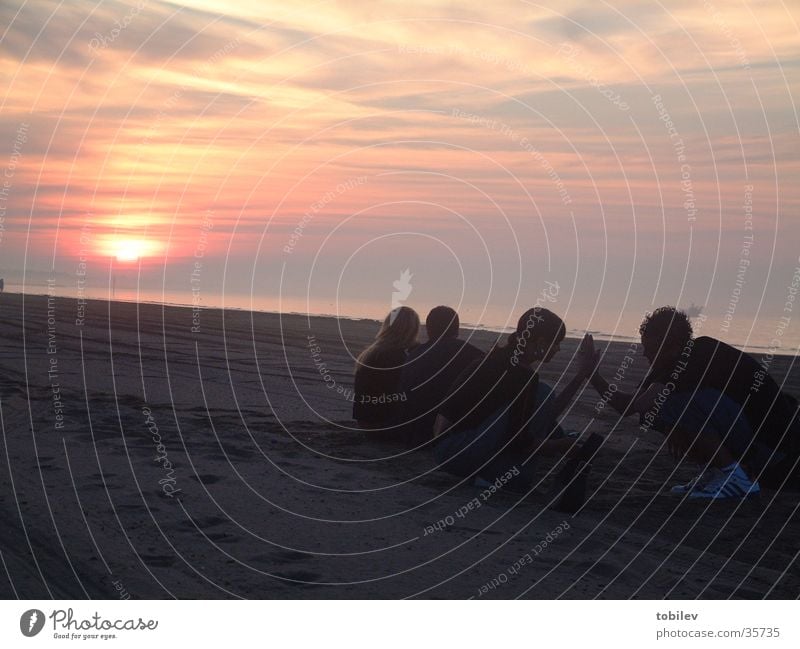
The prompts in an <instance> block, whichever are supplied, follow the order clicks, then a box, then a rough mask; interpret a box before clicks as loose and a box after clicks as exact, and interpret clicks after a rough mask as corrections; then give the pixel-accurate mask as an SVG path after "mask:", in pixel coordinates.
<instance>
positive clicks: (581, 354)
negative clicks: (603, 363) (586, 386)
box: [578, 334, 600, 378]
mask: <svg viewBox="0 0 800 649" xmlns="http://www.w3.org/2000/svg"><path fill="white" fill-rule="evenodd" d="M599 363H600V354H599V353H598V352H597V351H595V348H594V338H592V334H586V335H585V336H584V337H583V340H581V343H580V345H579V346H578V374H579V375H580V376H582V377H584V378H588V377H590V376H591V375H592V374H593V373H594V371H595V370H596V369H597V366H598V365H599Z"/></svg>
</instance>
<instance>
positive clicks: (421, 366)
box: [398, 338, 483, 446]
mask: <svg viewBox="0 0 800 649" xmlns="http://www.w3.org/2000/svg"><path fill="white" fill-rule="evenodd" d="M482 357H483V352H482V351H481V350H479V349H478V348H477V347H474V346H472V345H470V344H469V343H468V342H465V341H463V340H459V339H458V338H439V339H438V340H435V341H432V342H427V343H425V344H424V345H420V346H419V347H417V348H415V349H414V350H413V351H411V352H410V353H409V355H408V360H407V362H406V365H405V367H404V368H403V372H402V376H401V379H400V392H402V393H404V394H405V395H407V397H408V402H407V403H406V404H405V405H404V407H403V408H401V409H400V412H398V424H399V425H402V426H403V427H404V429H405V434H406V443H407V444H409V445H411V446H417V445H419V444H423V443H425V442H427V441H429V440H431V439H432V438H433V424H434V422H435V421H436V414H437V412H438V410H439V407H440V406H441V405H442V401H443V400H444V398H445V397H446V396H447V394H448V392H449V390H450V386H452V385H453V382H454V381H455V380H456V379H457V378H458V377H459V375H460V374H461V373H462V372H463V371H464V370H465V369H466V368H467V366H469V365H470V364H471V363H472V362H473V361H475V360H477V359H479V358H482Z"/></svg>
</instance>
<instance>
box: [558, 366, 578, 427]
mask: <svg viewBox="0 0 800 649" xmlns="http://www.w3.org/2000/svg"><path fill="white" fill-rule="evenodd" d="M585 379H586V374H585V373H583V372H580V371H579V372H578V373H577V374H576V375H575V376H574V377H573V378H572V380H571V381H570V382H569V383H567V385H566V386H565V387H564V389H563V390H562V391H561V392H560V393H559V394H558V396H556V397H555V398H554V399H553V414H554V415H555V416H556V417H558V416H559V415H560V414H561V413H562V412H564V410H565V409H566V407H567V406H568V405H569V404H570V403H571V402H572V399H573V397H574V396H575V393H576V392H577V391H578V389H579V388H580V387H581V386H582V385H583V382H584V380H585Z"/></svg>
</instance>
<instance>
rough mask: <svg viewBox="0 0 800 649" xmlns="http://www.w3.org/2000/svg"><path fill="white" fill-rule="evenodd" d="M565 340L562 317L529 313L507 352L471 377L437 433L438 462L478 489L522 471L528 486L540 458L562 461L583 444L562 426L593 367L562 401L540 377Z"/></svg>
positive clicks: (467, 373) (454, 395)
mask: <svg viewBox="0 0 800 649" xmlns="http://www.w3.org/2000/svg"><path fill="white" fill-rule="evenodd" d="M565 335H566V328H565V327H564V323H563V322H562V320H561V318H559V317H558V316H557V315H555V314H554V313H552V312H551V311H549V310H547V309H544V308H541V307H535V308H533V309H529V310H528V311H526V312H525V313H524V314H523V315H522V317H521V318H520V319H519V322H518V324H517V329H516V331H515V332H513V333H511V334H510V335H509V336H508V340H507V343H506V344H505V345H496V346H495V347H494V348H493V349H492V350H491V351H490V352H489V353H488V354H487V355H486V356H485V357H484V358H482V359H479V360H477V361H474V362H473V363H472V364H471V365H470V366H469V367H467V369H465V370H464V372H463V373H462V374H461V376H460V377H459V378H458V379H456V382H455V383H454V385H453V387H452V388H451V390H450V394H449V395H448V397H447V398H446V400H445V402H444V404H443V405H442V407H441V408H440V410H439V414H438V416H437V419H436V423H435V425H434V434H435V436H436V437H435V440H434V454H435V456H436V460H437V462H439V463H440V465H441V468H442V469H444V470H445V471H448V472H450V473H453V474H455V475H458V476H462V477H467V478H474V479H475V480H476V482H480V481H482V480H485V481H487V482H492V481H495V480H497V479H498V478H499V477H501V476H503V475H508V473H509V472H512V473H513V472H514V471H516V472H518V473H519V478H518V480H519V481H520V482H521V483H522V484H523V485H528V484H530V481H531V478H532V468H533V467H532V463H531V460H532V458H533V456H534V455H536V454H539V453H541V454H543V455H561V454H564V453H565V452H567V451H568V450H569V449H570V448H572V446H573V444H574V443H575V441H574V440H573V439H570V438H565V437H564V436H563V433H562V432H561V429H560V427H559V426H558V421H557V418H558V416H559V415H560V413H561V412H562V411H563V410H564V408H565V407H566V406H567V405H568V404H569V402H570V401H571V400H572V397H573V396H574V395H575V392H576V391H577V390H578V388H579V387H580V385H581V383H582V382H583V380H584V379H585V378H586V377H587V376H588V374H589V372H590V371H591V370H592V369H593V365H591V362H589V364H587V365H582V366H581V368H580V369H579V371H578V373H577V375H576V376H575V377H574V378H573V379H572V380H571V381H570V383H569V384H568V385H567V386H566V387H565V389H564V391H563V392H562V393H561V394H560V395H559V396H558V397H556V396H554V395H553V393H552V389H551V388H550V386H548V385H546V384H545V383H544V382H541V381H539V375H538V373H537V372H536V370H535V368H538V366H539V365H540V364H541V363H547V362H548V361H550V359H552V358H553V356H554V355H555V354H556V352H558V350H559V347H560V344H561V341H562V340H563V339H564V336H565ZM581 358H591V357H589V356H587V355H585V354H582V355H581ZM515 475H516V474H515Z"/></svg>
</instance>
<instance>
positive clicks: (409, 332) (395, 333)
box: [358, 306, 419, 365]
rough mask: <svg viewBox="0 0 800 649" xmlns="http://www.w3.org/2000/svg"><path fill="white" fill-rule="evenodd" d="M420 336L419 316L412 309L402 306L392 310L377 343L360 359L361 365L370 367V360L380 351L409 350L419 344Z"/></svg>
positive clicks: (384, 322)
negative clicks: (418, 336) (418, 338)
mask: <svg viewBox="0 0 800 649" xmlns="http://www.w3.org/2000/svg"><path fill="white" fill-rule="evenodd" d="M418 334H419V316H418V315H417V312H416V311H414V309H412V308H411V307H407V306H401V307H397V308H396V309H392V310H391V311H390V312H389V315H387V316H386V317H385V318H384V320H383V323H382V324H381V328H380V330H379V331H378V335H377V336H375V342H374V343H372V344H371V345H370V346H369V347H367V348H366V349H365V350H364V351H363V352H361V354H360V355H359V357H358V364H359V365H369V359H370V357H371V355H372V354H373V353H375V352H376V351H378V350H386V349H408V348H409V347H412V346H413V345H414V344H415V343H416V342H417V335H418Z"/></svg>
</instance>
